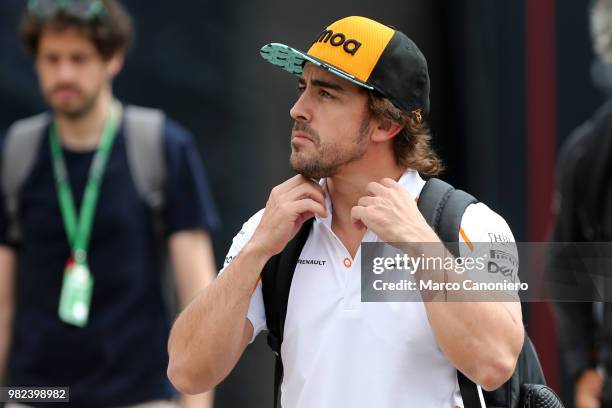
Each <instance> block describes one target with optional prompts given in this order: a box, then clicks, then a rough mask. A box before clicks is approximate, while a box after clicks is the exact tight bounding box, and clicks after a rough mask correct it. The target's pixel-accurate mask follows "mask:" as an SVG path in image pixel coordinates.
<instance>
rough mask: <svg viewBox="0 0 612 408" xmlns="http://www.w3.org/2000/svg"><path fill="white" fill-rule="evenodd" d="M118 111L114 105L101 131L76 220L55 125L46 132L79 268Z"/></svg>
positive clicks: (60, 197)
mask: <svg viewBox="0 0 612 408" xmlns="http://www.w3.org/2000/svg"><path fill="white" fill-rule="evenodd" d="M117 111H118V107H117V103H116V102H113V105H112V106H111V110H110V115H109V117H108V119H107V120H106V123H105V124H104V129H103V130H102V137H101V138H100V143H99V144H98V148H97V150H96V154H95V156H94V158H93V161H92V163H91V166H90V168H89V177H88V179H87V185H86V186H85V192H84V193H83V201H82V203H81V210H80V212H79V217H78V220H77V214H76V211H75V205H74V198H73V195H72V189H71V188H70V180H68V170H67V169H66V162H65V161H64V155H63V153H62V146H61V143H60V138H59V132H58V130H57V124H56V123H55V122H54V123H52V124H51V127H50V130H49V143H50V146H51V160H52V163H53V174H54V176H55V185H56V189H57V197H58V201H59V206H60V209H61V212H62V218H63V220H64V228H65V230H66V235H67V237H68V242H69V244H70V247H71V249H72V256H73V257H74V260H75V261H76V262H77V263H79V264H85V263H86V260H87V249H88V247H89V238H90V237H91V227H92V224H93V217H94V213H95V211H96V204H97V203H98V196H99V194H100V185H101V184H102V178H103V177H104V172H105V171H106V164H107V162H108V157H109V156H110V152H111V149H112V147H113V142H114V141H115V133H116V130H117V124H118V118H117V116H118V112H117Z"/></svg>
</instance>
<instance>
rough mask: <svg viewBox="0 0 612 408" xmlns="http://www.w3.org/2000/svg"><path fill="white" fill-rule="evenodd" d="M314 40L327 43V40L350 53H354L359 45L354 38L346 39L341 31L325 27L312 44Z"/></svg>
mask: <svg viewBox="0 0 612 408" xmlns="http://www.w3.org/2000/svg"><path fill="white" fill-rule="evenodd" d="M316 42H322V43H327V42H329V43H330V44H331V45H333V46H334V47H339V46H342V49H343V50H344V51H345V52H346V53H348V54H351V55H355V53H356V52H357V50H359V47H361V43H360V42H359V41H357V40H355V39H348V40H347V38H346V35H344V34H342V33H334V32H333V31H332V30H329V29H326V30H323V31H321V33H319V35H317V38H315V40H314V41H313V42H312V43H313V44H314V43H316Z"/></svg>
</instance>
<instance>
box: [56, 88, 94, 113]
mask: <svg viewBox="0 0 612 408" xmlns="http://www.w3.org/2000/svg"><path fill="white" fill-rule="evenodd" d="M58 90H59V89H58V88H55V89H54V90H53V91H52V92H51V93H50V95H49V96H48V97H47V101H48V103H49V105H51V108H52V109H53V111H54V113H56V114H58V115H61V116H63V117H65V118H67V119H69V120H77V119H80V118H82V117H83V116H86V115H87V114H88V113H89V112H91V111H92V110H93V108H94V106H95V105H96V101H97V100H98V97H99V96H100V93H101V90H100V89H98V90H97V92H95V93H94V94H93V95H91V96H88V95H84V94H83V92H81V91H80V90H77V92H78V93H79V94H80V96H81V98H82V99H81V102H80V103H78V104H77V105H75V106H61V105H60V104H53V99H52V95H53V94H54V93H55V92H57V91H58Z"/></svg>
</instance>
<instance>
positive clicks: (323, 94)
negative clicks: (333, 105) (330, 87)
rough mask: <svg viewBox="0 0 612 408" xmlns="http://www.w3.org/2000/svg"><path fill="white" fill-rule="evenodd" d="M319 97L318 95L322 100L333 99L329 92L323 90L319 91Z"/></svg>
mask: <svg viewBox="0 0 612 408" xmlns="http://www.w3.org/2000/svg"><path fill="white" fill-rule="evenodd" d="M319 95H320V96H321V97H322V98H333V97H334V96H333V95H332V94H330V93H329V92H327V91H326V90H323V89H321V90H320V91H319Z"/></svg>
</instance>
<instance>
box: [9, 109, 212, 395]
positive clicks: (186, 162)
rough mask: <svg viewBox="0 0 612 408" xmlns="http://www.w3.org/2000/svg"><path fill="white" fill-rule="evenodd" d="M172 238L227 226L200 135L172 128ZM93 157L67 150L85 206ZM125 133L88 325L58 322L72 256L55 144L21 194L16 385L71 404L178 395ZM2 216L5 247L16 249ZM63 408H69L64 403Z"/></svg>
mask: <svg viewBox="0 0 612 408" xmlns="http://www.w3.org/2000/svg"><path fill="white" fill-rule="evenodd" d="M164 128H165V136H164V140H165V154H166V162H167V163H166V166H167V175H166V177H167V191H166V203H167V204H166V210H165V212H164V215H163V218H164V220H163V221H164V224H165V228H166V232H167V233H168V234H172V233H173V232H176V231H181V230H187V229H194V228H204V229H211V228H213V229H214V228H216V227H217V225H218V223H219V221H218V217H217V213H216V211H215V208H214V205H213V202H212V199H211V196H210V194H209V190H208V185H207V182H206V175H205V172H204V168H203V166H202V163H201V161H200V159H199V157H198V154H197V151H196V148H195V146H194V144H193V141H192V139H191V136H190V135H189V133H187V132H186V131H185V130H184V129H182V128H181V127H179V126H178V125H177V124H176V123H174V122H172V121H171V120H166V123H165V126H164ZM93 156H94V152H93V151H91V152H74V151H69V150H66V149H64V158H65V161H66V167H67V169H68V173H69V179H70V183H71V187H72V191H73V195H74V199H75V204H76V208H77V209H78V208H80V203H81V198H82V196H83V190H84V187H85V183H86V180H87V176H88V173H89V167H90V164H91V161H92V158H93ZM128 166H129V164H128V161H127V153H126V146H125V138H124V134H123V127H121V128H120V131H119V132H118V135H117V139H116V141H115V145H114V147H113V150H112V153H111V156H110V158H109V161H108V166H107V169H106V173H105V175H104V179H103V182H102V185H101V190H100V197H99V201H98V205H97V210H96V213H95V217H94V223H93V228H92V236H91V243H90V248H89V253H88V260H89V265H90V268H91V272H92V274H93V276H94V289H93V299H92V304H91V311H90V318H89V323H88V324H87V326H86V327H84V328H77V327H74V326H70V325H67V324H65V323H63V322H61V321H60V320H59V318H58V312H57V310H58V305H59V295H60V289H61V284H62V275H63V271H64V266H65V262H66V260H67V258H68V256H69V254H70V248H69V246H68V242H67V239H66V233H65V231H64V226H63V223H62V218H61V215H60V209H59V205H58V199H57V195H56V191H55V182H54V178H53V171H52V167H51V155H50V151H49V143H48V137H45V138H44V139H43V143H41V146H40V150H39V154H38V156H37V159H36V161H35V164H34V166H33V168H32V171H31V173H30V175H29V176H28V178H27V180H26V181H25V183H24V185H23V189H22V191H21V193H20V209H19V214H20V218H21V226H22V230H23V240H22V243H21V245H20V246H19V247H18V251H19V252H18V253H19V264H18V265H19V269H18V272H17V284H18V288H17V307H16V314H15V318H14V330H13V340H12V347H11V353H10V359H9V372H8V374H9V381H10V384H11V385H15V386H69V387H70V401H71V403H70V406H83V407H108V406H117V405H126V404H132V403H137V402H143V401H149V400H153V399H160V398H169V397H172V396H173V395H174V393H175V391H174V390H173V388H172V386H171V385H170V383H169V381H168V379H167V376H166V368H167V362H168V355H167V351H166V344H167V339H168V333H169V326H170V322H169V319H168V313H167V311H166V309H165V304H164V300H163V297H162V283H161V282H162V281H161V276H162V274H161V267H160V263H159V259H160V256H159V253H158V252H159V243H158V242H157V239H156V235H155V234H154V229H153V218H152V211H151V209H150V208H149V207H148V206H147V204H146V203H145V201H144V200H143V199H142V198H141V196H140V195H139V193H138V192H137V190H136V187H135V184H134V182H133V180H132V178H131V176H130V170H129V167H128ZM6 230H7V219H6V214H5V212H4V211H0V244H4V245H7V244H10V243H9V242H7V237H6V232H7V231H6ZM62 406H66V405H65V404H62Z"/></svg>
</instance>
